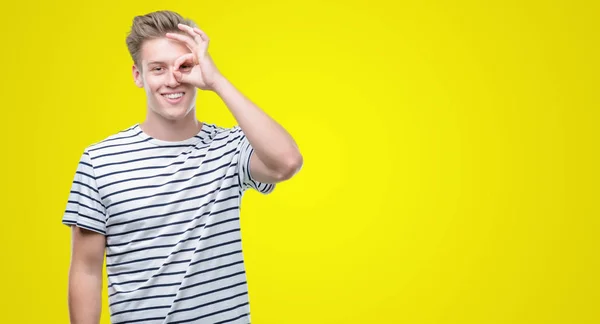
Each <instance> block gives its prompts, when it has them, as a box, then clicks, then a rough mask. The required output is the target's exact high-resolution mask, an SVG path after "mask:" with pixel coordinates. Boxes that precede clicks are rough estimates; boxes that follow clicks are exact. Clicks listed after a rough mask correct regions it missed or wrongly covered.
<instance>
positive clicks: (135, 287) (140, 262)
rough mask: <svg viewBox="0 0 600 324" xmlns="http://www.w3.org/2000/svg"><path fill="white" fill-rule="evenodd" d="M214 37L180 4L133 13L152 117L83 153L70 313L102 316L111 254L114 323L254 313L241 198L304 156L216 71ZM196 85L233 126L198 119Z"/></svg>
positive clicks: (140, 75) (288, 172) (73, 204)
mask: <svg viewBox="0 0 600 324" xmlns="http://www.w3.org/2000/svg"><path fill="white" fill-rule="evenodd" d="M208 44H209V38H208V36H207V35H206V34H205V33H204V32H202V31H201V30H200V29H198V28H197V27H196V25H195V24H194V23H193V22H192V21H190V20H187V19H183V18H182V17H181V16H180V15H179V14H177V13H174V12H170V11H159V12H154V13H150V14H147V15H144V16H138V17H135V19H134V21H133V26H132V29H131V33H130V34H129V36H128V37H127V45H128V48H129V51H130V53H131V56H132V58H133V63H134V64H133V70H132V72H133V77H134V81H135V84H136V85H137V86H138V87H140V88H143V89H144V91H145V92H146V96H147V118H146V120H145V121H144V122H143V123H142V124H135V125H133V126H131V127H129V128H128V129H126V130H123V131H121V132H119V133H117V134H114V135H112V136H109V137H108V138H106V139H105V140H103V141H101V142H98V143H95V144H93V145H90V146H88V147H87V148H86V149H85V150H84V152H83V154H82V156H81V160H80V162H79V165H78V167H77V172H76V174H75V178H74V180H73V183H72V189H71V192H70V195H69V199H68V203H67V208H66V212H65V214H64V216H63V223H64V224H66V225H69V226H71V228H72V256H71V265H70V270H69V312H70V318H71V323H75V324H84V323H98V322H99V319H100V313H101V292H102V281H103V280H102V270H103V268H102V266H103V262H104V253H106V272H107V275H108V299H109V306H110V307H109V309H110V319H111V323H113V324H117V323H250V308H249V297H248V290H247V283H246V274H245V270H244V259H243V255H242V245H241V236H240V221H239V212H240V202H241V198H242V195H243V193H244V191H245V190H247V189H250V188H252V189H255V190H257V191H259V192H261V193H263V194H268V193H270V192H272V191H273V189H274V187H275V184H276V183H278V182H281V181H284V180H287V179H289V178H291V177H292V176H293V175H294V174H295V173H296V172H298V170H299V169H300V167H301V166H302V163H303V160H302V156H301V154H300V152H299V150H298V148H297V146H296V144H295V143H294V140H293V139H292V137H291V136H290V135H289V134H288V133H287V132H286V131H285V130H284V129H283V128H282V127H281V126H280V125H279V124H277V123H276V122H275V121H274V120H273V119H271V118H270V117H269V116H267V115H266V114H265V113H264V112H263V111H262V110H261V109H259V108H258V107H257V106H256V105H254V104H253V103H252V102H251V101H250V100H248V99H247V98H245V97H244V96H243V95H242V94H241V93H240V92H239V91H238V90H237V89H236V88H235V87H234V86H233V85H232V84H231V83H230V82H229V81H228V80H227V79H226V78H225V77H224V76H223V75H222V74H221V73H220V72H219V70H218V69H217V68H216V66H215V64H214V62H213V61H212V59H211V57H210V55H209V53H208ZM197 89H201V90H208V91H214V92H215V93H216V94H217V95H219V96H220V98H221V99H222V100H223V101H224V103H225V105H226V106H227V107H228V109H229V110H230V111H231V113H232V114H233V116H234V117H235V119H236V121H237V123H238V126H235V127H232V128H223V127H219V126H216V125H213V124H207V123H202V122H199V121H198V120H197V119H196V117H195V113H196V112H195V99H196V91H197Z"/></svg>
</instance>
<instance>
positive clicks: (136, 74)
mask: <svg viewBox="0 0 600 324" xmlns="http://www.w3.org/2000/svg"><path fill="white" fill-rule="evenodd" d="M131 73H132V74H133V81H134V82H135V85H136V86H137V87H138V88H143V87H144V80H142V72H141V71H140V70H139V69H138V67H137V66H136V65H135V64H134V65H133V66H132V67H131Z"/></svg>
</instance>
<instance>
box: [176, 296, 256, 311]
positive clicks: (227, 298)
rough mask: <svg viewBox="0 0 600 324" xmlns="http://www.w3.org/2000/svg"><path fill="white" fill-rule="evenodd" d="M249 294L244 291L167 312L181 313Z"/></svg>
mask: <svg viewBox="0 0 600 324" xmlns="http://www.w3.org/2000/svg"><path fill="white" fill-rule="evenodd" d="M247 294H248V292H247V291H244V292H242V293H239V294H235V295H233V296H229V297H225V298H221V299H216V300H213V301H210V302H208V303H204V304H200V305H196V306H193V307H188V308H180V309H177V310H174V311H170V312H169V314H167V316H169V315H171V314H176V313H181V312H188V311H191V310H195V309H198V308H202V307H206V306H210V305H213V304H217V303H220V302H224V301H227V300H231V299H234V298H237V297H241V296H244V295H247Z"/></svg>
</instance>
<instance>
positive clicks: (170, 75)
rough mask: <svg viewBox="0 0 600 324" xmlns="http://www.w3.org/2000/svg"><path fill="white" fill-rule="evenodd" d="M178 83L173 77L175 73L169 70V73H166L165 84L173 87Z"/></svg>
mask: <svg viewBox="0 0 600 324" xmlns="http://www.w3.org/2000/svg"><path fill="white" fill-rule="evenodd" d="M179 84H180V83H179V81H177V79H175V74H174V73H173V71H172V70H171V71H169V73H167V82H166V85H167V86H168V87H171V88H175V87H177V86H179Z"/></svg>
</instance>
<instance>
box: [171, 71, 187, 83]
mask: <svg viewBox="0 0 600 324" xmlns="http://www.w3.org/2000/svg"><path fill="white" fill-rule="evenodd" d="M173 75H174V76H175V80H177V82H179V83H185V80H184V76H183V73H181V72H179V71H174V72H173Z"/></svg>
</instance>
